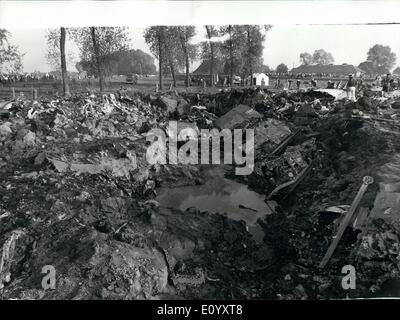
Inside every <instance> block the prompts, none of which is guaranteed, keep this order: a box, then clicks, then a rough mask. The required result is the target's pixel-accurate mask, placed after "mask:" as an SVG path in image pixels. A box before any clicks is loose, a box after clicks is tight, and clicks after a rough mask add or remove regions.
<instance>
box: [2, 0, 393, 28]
mask: <svg viewBox="0 0 400 320" xmlns="http://www.w3.org/2000/svg"><path fill="white" fill-rule="evenodd" d="M399 12H400V1H395V0H373V1H351V0H350V1H349V0H347V1H346V0H339V1H331V0H325V1H309V0H308V1H291V0H289V1H242V0H240V1H167V0H151V1H150V0H148V1H143V0H137V1H0V27H2V28H50V27H59V26H65V27H72V26H74V27H82V26H89V25H96V26H123V25H125V26H140V27H144V26H149V25H157V24H158V25H160V24H162V25H204V24H216V25H222V24H274V25H293V24H350V23H351V24H353V23H357V24H363V23H400V14H399Z"/></svg>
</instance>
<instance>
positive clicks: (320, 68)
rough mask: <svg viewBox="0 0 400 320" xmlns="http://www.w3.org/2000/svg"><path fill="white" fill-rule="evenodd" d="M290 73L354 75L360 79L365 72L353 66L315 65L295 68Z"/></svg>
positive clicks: (345, 64)
mask: <svg viewBox="0 0 400 320" xmlns="http://www.w3.org/2000/svg"><path fill="white" fill-rule="evenodd" d="M290 73H292V74H302V73H304V74H316V75H317V74H324V75H342V76H344V75H346V76H347V75H348V74H350V73H351V74H353V75H354V76H355V77H360V76H361V75H362V74H364V73H365V72H364V71H363V70H361V69H360V68H358V67H356V66H353V65H351V64H347V63H344V64H340V65H335V64H327V65H322V64H315V65H301V66H299V67H297V68H293V69H292V70H291V71H290Z"/></svg>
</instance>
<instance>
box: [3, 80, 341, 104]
mask: <svg viewBox="0 0 400 320" xmlns="http://www.w3.org/2000/svg"><path fill="white" fill-rule="evenodd" d="M316 80H317V83H318V87H319V88H326V86H327V81H328V80H329V79H316ZM332 80H334V81H339V80H342V83H345V81H346V78H342V79H339V78H337V79H332ZM301 81H302V85H301V88H304V87H308V86H310V84H303V81H308V82H309V80H308V79H305V80H303V79H302V80H301ZM281 82H282V83H283V84H284V85H285V86H286V87H287V80H281ZM157 83H158V77H157V76H149V77H143V78H141V79H139V80H138V83H137V84H127V83H126V82H125V78H124V77H117V78H112V79H106V85H105V90H104V91H105V92H106V93H107V92H115V91H116V90H118V89H120V88H123V89H125V90H127V91H128V92H132V93H133V92H135V91H148V92H154V91H155V88H156V84H157ZM163 83H164V88H163V89H164V91H168V90H169V89H170V88H171V84H172V78H171V77H165V78H164V81H163ZM274 84H275V79H274V78H270V85H269V86H267V89H273V87H274ZM69 86H70V91H71V92H72V93H79V92H88V91H90V92H99V83H98V80H97V79H91V80H73V81H70V83H69ZM295 86H296V80H295V79H294V80H293V83H292V89H295ZM13 88H14V92H15V95H16V96H18V95H22V94H23V95H24V96H25V97H32V96H33V90H37V95H38V97H41V96H54V95H56V94H57V93H58V94H61V93H62V86H61V81H59V80H52V81H33V82H17V83H15V84H12V85H11V84H7V85H4V84H0V99H10V98H12V96H13ZM223 88H224V87H215V88H202V87H200V86H191V87H190V88H186V87H185V85H184V82H183V81H178V82H177V87H176V88H173V89H174V90H177V91H178V92H179V91H186V92H208V93H210V92H215V91H217V90H220V89H223Z"/></svg>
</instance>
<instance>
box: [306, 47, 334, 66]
mask: <svg viewBox="0 0 400 320" xmlns="http://www.w3.org/2000/svg"><path fill="white" fill-rule="evenodd" d="M312 58H313V59H312V60H313V63H314V64H323V65H327V64H331V63H334V62H335V59H333V56H332V54H331V53H329V52H326V51H325V50H324V49H318V50H315V51H314V54H313V57H312Z"/></svg>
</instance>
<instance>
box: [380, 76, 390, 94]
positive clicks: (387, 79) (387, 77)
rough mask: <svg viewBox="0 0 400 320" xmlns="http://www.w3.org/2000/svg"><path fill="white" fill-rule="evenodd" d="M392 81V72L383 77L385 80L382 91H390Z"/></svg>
mask: <svg viewBox="0 0 400 320" xmlns="http://www.w3.org/2000/svg"><path fill="white" fill-rule="evenodd" d="M391 82H392V79H390V73H388V74H387V75H386V77H385V78H383V80H382V91H383V92H384V93H385V92H386V93H387V92H389V89H390V84H391Z"/></svg>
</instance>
